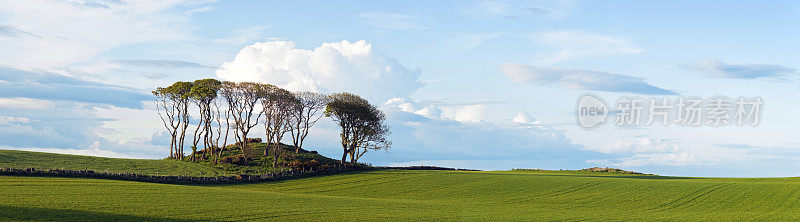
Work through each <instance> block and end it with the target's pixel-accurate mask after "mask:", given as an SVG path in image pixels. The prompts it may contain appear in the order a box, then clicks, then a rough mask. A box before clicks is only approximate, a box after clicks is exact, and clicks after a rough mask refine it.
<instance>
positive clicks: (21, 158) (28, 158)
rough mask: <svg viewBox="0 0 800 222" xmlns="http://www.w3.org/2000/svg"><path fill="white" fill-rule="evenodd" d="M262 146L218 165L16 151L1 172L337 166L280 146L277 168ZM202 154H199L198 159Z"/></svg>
mask: <svg viewBox="0 0 800 222" xmlns="http://www.w3.org/2000/svg"><path fill="white" fill-rule="evenodd" d="M265 147H266V144H265V143H255V144H253V146H252V150H251V151H250V152H249V155H248V159H249V161H247V162H244V161H243V160H242V159H241V156H242V155H241V151H240V150H239V149H238V148H237V147H236V146H227V147H225V148H224V150H225V151H224V153H223V156H222V158H220V159H219V160H218V161H219V162H218V163H217V164H213V159H211V158H205V159H200V158H198V160H197V161H195V162H192V161H190V160H189V158H188V157H187V158H184V159H183V160H174V159H169V158H166V159H161V160H153V159H124V158H105V157H93V156H80V155H69V154H55V153H41V152H30V151H17V150H0V168H2V167H7V168H17V169H27V168H35V169H64V170H92V171H96V172H108V173H136V174H142V175H160V176H161V175H163V176H232V175H250V174H263V173H269V172H278V171H282V170H286V169H288V168H289V167H293V164H294V165H297V163H309V162H312V160H313V162H315V163H316V166H324V165H333V164H337V163H339V161H338V160H334V159H331V158H328V157H325V156H323V155H320V154H318V153H317V152H314V151H306V150H302V149H301V152H300V153H298V154H295V147H293V146H288V145H285V144H281V145H280V147H281V148H282V149H283V150H284V151H283V153H282V155H281V158H279V166H277V167H275V168H273V167H272V166H271V163H272V162H271V160H272V155H268V156H264V155H263V154H264V149H265ZM202 154H203V150H200V151H199V152H198V156H199V155H202Z"/></svg>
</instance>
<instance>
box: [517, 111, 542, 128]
mask: <svg viewBox="0 0 800 222" xmlns="http://www.w3.org/2000/svg"><path fill="white" fill-rule="evenodd" d="M511 121H512V122H515V123H519V124H526V125H534V126H541V125H542V121H540V120H537V119H536V118H534V117H533V115H531V114H530V113H526V112H520V113H517V116H515V117H514V119H511Z"/></svg>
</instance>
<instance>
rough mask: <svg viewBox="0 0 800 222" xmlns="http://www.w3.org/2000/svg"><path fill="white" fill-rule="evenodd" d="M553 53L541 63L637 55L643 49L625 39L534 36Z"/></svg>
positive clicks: (553, 34)
mask: <svg viewBox="0 0 800 222" xmlns="http://www.w3.org/2000/svg"><path fill="white" fill-rule="evenodd" d="M536 39H537V40H538V41H541V42H543V43H545V44H547V45H549V46H550V47H553V48H554V49H555V51H553V52H550V53H546V54H545V58H543V59H542V62H543V63H555V62H560V61H565V60H572V59H580V58H585V57H590V56H604V55H629V54H638V53H640V52H642V51H644V49H642V48H640V47H638V46H636V45H634V44H633V43H630V42H628V41H627V40H625V39H620V38H615V37H611V36H603V35H596V34H591V33H583V32H549V33H544V34H541V35H538V36H536Z"/></svg>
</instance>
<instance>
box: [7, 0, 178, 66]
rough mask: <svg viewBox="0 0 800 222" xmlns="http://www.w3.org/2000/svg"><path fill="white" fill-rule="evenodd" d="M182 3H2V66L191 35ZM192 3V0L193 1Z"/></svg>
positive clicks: (78, 58) (59, 61)
mask: <svg viewBox="0 0 800 222" xmlns="http://www.w3.org/2000/svg"><path fill="white" fill-rule="evenodd" d="M183 4H184V3H183V1H159V0H147V1H128V0H123V1H89V2H84V1H44V0H30V1H1V2H0V14H3V15H4V16H3V20H2V23H4V24H8V25H7V26H13V27H14V30H16V31H15V33H29V35H14V36H2V35H0V39H2V41H0V51H2V52H3V53H2V54H0V66H9V67H15V68H22V69H33V68H49V67H52V66H61V65H67V64H72V63H75V62H83V61H86V60H88V59H91V58H93V57H94V56H95V55H97V54H99V53H101V52H103V51H106V50H109V49H112V48H114V47H118V46H122V45H127V44H133V43H140V42H150V41H177V40H186V39H188V38H190V34H189V30H188V29H189V28H188V27H190V26H188V25H186V24H188V21H189V19H188V15H185V14H183V13H175V9H176V8H180V7H181V6H182V5H183ZM190 4H191V3H190Z"/></svg>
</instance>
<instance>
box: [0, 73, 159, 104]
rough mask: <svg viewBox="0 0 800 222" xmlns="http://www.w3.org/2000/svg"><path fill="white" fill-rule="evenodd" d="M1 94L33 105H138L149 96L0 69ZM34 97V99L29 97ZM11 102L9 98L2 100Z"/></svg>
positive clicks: (94, 83)
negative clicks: (63, 102) (43, 101)
mask: <svg viewBox="0 0 800 222" xmlns="http://www.w3.org/2000/svg"><path fill="white" fill-rule="evenodd" d="M0 97H5V98H18V97H19V98H27V99H16V100H17V101H15V102H14V103H20V104H27V105H32V103H36V101H37V100H38V101H41V100H58V101H71V102H85V103H96V104H105V105H113V106H117V107H126V108H141V107H142V102H144V101H147V100H150V98H151V97H150V95H148V94H145V93H142V92H139V91H135V90H132V89H130V88H126V87H121V86H115V85H107V84H102V83H98V82H92V81H87V80H82V79H78V78H75V77H70V76H64V75H59V74H54V73H49V72H29V71H22V70H16V69H6V68H0ZM32 99H34V100H32ZM3 101H4V102H5V103H10V102H11V101H10V100H8V99H4V100H3Z"/></svg>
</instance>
